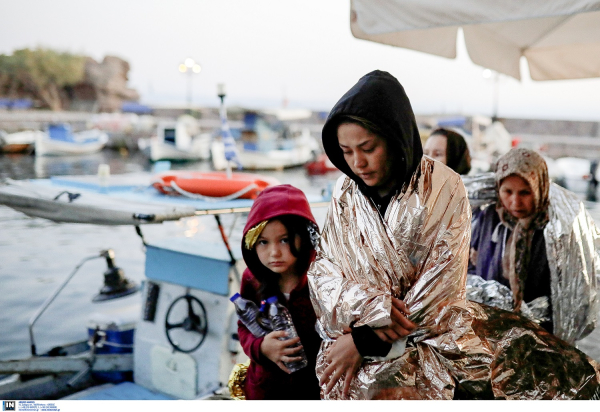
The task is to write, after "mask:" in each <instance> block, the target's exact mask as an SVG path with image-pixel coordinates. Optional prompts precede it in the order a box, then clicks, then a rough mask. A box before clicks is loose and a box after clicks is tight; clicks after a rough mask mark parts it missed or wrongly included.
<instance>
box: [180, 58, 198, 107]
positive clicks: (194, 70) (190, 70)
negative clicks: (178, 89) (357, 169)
mask: <svg viewBox="0 0 600 412" xmlns="http://www.w3.org/2000/svg"><path fill="white" fill-rule="evenodd" d="M200 71H202V67H201V66H200V65H199V64H198V63H196V61H195V60H194V59H192V58H191V57H188V58H187V59H185V60H184V61H183V63H180V64H179V72H181V73H186V74H187V78H188V80H187V104H188V108H189V109H190V110H191V109H192V77H193V75H194V74H198V73H200Z"/></svg>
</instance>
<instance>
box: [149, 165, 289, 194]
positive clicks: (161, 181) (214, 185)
mask: <svg viewBox="0 0 600 412" xmlns="http://www.w3.org/2000/svg"><path fill="white" fill-rule="evenodd" d="M278 184H279V181H278V180H277V179H275V178H273V177H269V176H263V175H257V174H251V173H225V172H193V171H169V172H163V173H159V174H157V175H155V176H154V178H153V179H152V186H154V188H155V189H156V190H158V191H159V192H161V193H164V194H167V195H182V196H186V197H191V198H200V197H203V198H207V199H208V198H210V199H219V200H227V199H255V198H256V196H258V194H259V193H260V192H262V191H263V190H264V189H266V188H267V187H269V186H274V185H278Z"/></svg>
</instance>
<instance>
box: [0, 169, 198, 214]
mask: <svg viewBox="0 0 600 412" xmlns="http://www.w3.org/2000/svg"><path fill="white" fill-rule="evenodd" d="M56 181H58V182H60V178H58V179H57V180H56ZM83 182H85V181H82V184H81V185H79V188H81V187H85V184H84V183H83ZM53 183H55V182H53V180H52V179H48V180H44V179H42V180H37V181H20V180H11V179H6V180H5V181H4V182H3V183H0V204H4V205H6V206H9V207H11V208H13V209H15V210H18V211H20V212H23V213H25V214H26V215H28V216H34V217H41V218H45V219H49V220H52V221H55V222H67V223H91V224H97V225H127V224H133V225H141V224H149V223H162V222H164V221H168V220H178V219H180V218H182V217H187V216H194V214H195V209H194V208H193V207H191V206H166V205H157V204H151V203H147V202H141V201H136V200H128V199H121V198H118V197H114V196H105V195H103V194H102V193H101V192H102V191H103V189H106V190H108V188H106V187H103V186H101V184H100V183H99V184H98V186H97V187H98V190H99V192H98V193H94V192H91V191H86V190H78V186H77V184H76V183H77V181H73V183H74V186H71V187H64V186H60V185H55V184H53ZM88 185H89V184H88ZM113 189H114V188H113Z"/></svg>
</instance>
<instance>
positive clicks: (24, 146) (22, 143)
mask: <svg viewBox="0 0 600 412" xmlns="http://www.w3.org/2000/svg"><path fill="white" fill-rule="evenodd" d="M44 135H45V134H44V132H42V131H41V130H25V131H22V132H16V133H4V132H2V131H0V153H31V152H33V150H34V148H35V141H36V139H37V137H38V136H41V137H43V136H44Z"/></svg>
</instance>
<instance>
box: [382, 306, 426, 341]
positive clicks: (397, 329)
mask: <svg viewBox="0 0 600 412" xmlns="http://www.w3.org/2000/svg"><path fill="white" fill-rule="evenodd" d="M409 314H410V310H408V306H407V305H406V303H404V302H403V301H401V300H400V299H396V298H394V297H392V312H391V313H390V317H391V319H392V324H391V325H389V326H386V327H384V328H378V329H373V331H374V332H375V333H376V334H377V336H379V339H381V340H382V341H384V342H388V343H394V342H395V341H397V340H398V339H402V338H405V337H406V336H408V335H410V333H411V332H412V331H413V330H415V329H416V328H417V325H416V324H415V323H413V322H412V321H410V320H409V319H408V315H409Z"/></svg>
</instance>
